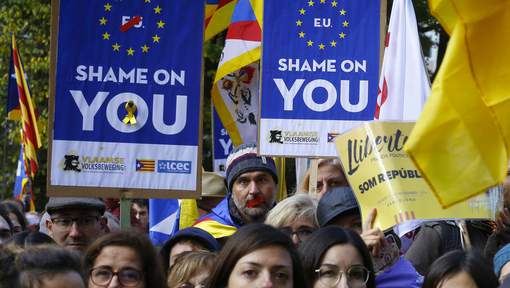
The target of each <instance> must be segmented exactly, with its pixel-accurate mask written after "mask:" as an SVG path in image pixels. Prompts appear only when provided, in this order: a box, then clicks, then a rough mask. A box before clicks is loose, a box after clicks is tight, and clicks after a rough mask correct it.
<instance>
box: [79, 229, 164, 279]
mask: <svg viewBox="0 0 510 288" xmlns="http://www.w3.org/2000/svg"><path fill="white" fill-rule="evenodd" d="M83 268H84V271H85V273H86V281H87V283H88V287H89V288H100V287H101V288H103V287H133V288H163V287H166V283H165V276H164V274H163V270H162V268H161V263H160V261H159V258H158V257H157V254H156V251H155V249H154V247H153V246H152V243H151V242H150V240H149V239H148V238H147V237H146V236H145V235H143V234H141V233H137V232H135V231H121V232H113V233H110V234H106V235H104V236H102V237H101V238H99V239H97V240H96V241H94V243H92V245H90V247H89V248H88V249H87V250H86V252H85V255H84V256H83Z"/></svg>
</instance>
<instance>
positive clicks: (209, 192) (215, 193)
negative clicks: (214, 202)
mask: <svg viewBox="0 0 510 288" xmlns="http://www.w3.org/2000/svg"><path fill="white" fill-rule="evenodd" d="M226 195H227V187H226V186H225V178H223V177H221V176H220V175H219V174H217V173H214V172H207V171H203V172H202V197H225V196H226Z"/></svg>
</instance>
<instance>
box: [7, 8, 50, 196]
mask: <svg viewBox="0 0 510 288" xmlns="http://www.w3.org/2000/svg"><path fill="white" fill-rule="evenodd" d="M50 14H51V8H50V0H2V1H0V111H1V120H0V121H1V123H2V127H3V128H4V130H3V132H2V138H1V141H2V143H1V152H0V155H1V156H0V157H1V158H0V159H1V161H2V166H1V173H0V181H1V183H2V185H3V186H2V190H1V191H2V192H1V193H2V197H9V196H11V195H12V189H13V182H14V178H15V173H16V162H17V158H18V155H19V147H20V146H19V142H20V141H19V140H20V135H19V129H20V127H21V126H20V125H21V124H20V123H19V122H11V121H8V120H6V118H7V114H6V111H5V108H6V102H7V83H8V80H9V61H10V51H11V49H10V45H11V39H10V37H11V33H13V34H14V35H15V36H16V38H17V45H18V50H19V53H20V55H21V58H22V60H23V64H24V68H25V72H26V74H27V75H28V82H29V85H30V88H31V93H32V100H33V102H34V105H35V107H36V109H37V112H38V114H39V123H38V127H39V132H40V134H41V140H42V142H43V147H42V149H41V150H39V164H40V168H39V172H38V174H37V177H36V179H35V181H34V186H35V187H34V188H35V189H34V190H35V193H36V194H41V193H44V190H45V187H46V161H45V159H46V151H47V143H48V141H47V119H48V117H47V116H48V109H47V101H48V100H47V99H48V71H49V50H50V49H49V47H50ZM36 197H37V196H36Z"/></svg>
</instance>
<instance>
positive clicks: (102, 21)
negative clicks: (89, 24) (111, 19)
mask: <svg viewBox="0 0 510 288" xmlns="http://www.w3.org/2000/svg"><path fill="white" fill-rule="evenodd" d="M106 22H108V20H107V19H106V18H104V17H102V18H101V19H99V24H100V25H106Z"/></svg>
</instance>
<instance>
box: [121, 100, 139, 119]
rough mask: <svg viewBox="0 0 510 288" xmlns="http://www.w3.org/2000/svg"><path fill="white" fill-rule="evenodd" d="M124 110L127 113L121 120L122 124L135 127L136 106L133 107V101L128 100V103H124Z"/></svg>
mask: <svg viewBox="0 0 510 288" xmlns="http://www.w3.org/2000/svg"><path fill="white" fill-rule="evenodd" d="M124 108H125V109H126V111H127V115H126V116H125V117H124V119H122V122H124V124H130V125H135V124H136V117H135V112H136V105H135V103H134V102H133V101H131V100H129V101H128V102H126V105H124Z"/></svg>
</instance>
